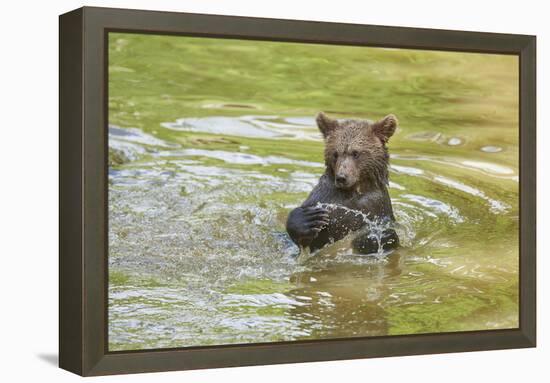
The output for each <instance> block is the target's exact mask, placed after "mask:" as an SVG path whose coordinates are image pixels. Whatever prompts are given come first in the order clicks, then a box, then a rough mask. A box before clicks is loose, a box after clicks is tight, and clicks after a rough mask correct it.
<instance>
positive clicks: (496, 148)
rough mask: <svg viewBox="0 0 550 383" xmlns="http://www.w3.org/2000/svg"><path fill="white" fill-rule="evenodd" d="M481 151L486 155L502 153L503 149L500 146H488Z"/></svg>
mask: <svg viewBox="0 0 550 383" xmlns="http://www.w3.org/2000/svg"><path fill="white" fill-rule="evenodd" d="M481 151H482V152H485V153H498V152H501V151H502V148H501V147H499V146H493V145H487V146H484V147H482V148H481Z"/></svg>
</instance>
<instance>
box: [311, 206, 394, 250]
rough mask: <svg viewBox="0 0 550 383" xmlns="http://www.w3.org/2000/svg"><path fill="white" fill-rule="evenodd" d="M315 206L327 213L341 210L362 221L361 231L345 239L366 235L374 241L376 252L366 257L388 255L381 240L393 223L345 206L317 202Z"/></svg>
mask: <svg viewBox="0 0 550 383" xmlns="http://www.w3.org/2000/svg"><path fill="white" fill-rule="evenodd" d="M315 206H316V207H322V208H325V209H327V210H329V211H336V210H343V211H344V212H345V213H350V214H352V215H354V216H355V217H357V218H360V219H361V220H362V221H363V223H364V226H363V227H362V228H361V229H359V230H356V231H354V232H352V233H350V234H348V236H347V239H348V240H349V239H354V238H356V237H358V236H360V235H367V236H368V238H370V239H373V240H375V241H376V243H377V245H378V249H377V251H376V252H374V253H370V254H366V255H370V256H375V257H377V258H381V257H383V256H385V255H387V254H388V252H387V251H385V250H384V243H383V241H382V239H383V235H384V233H385V232H386V231H387V230H388V229H391V228H393V223H392V222H391V221H390V220H389V219H386V218H375V219H371V218H369V216H368V215H367V214H365V213H364V212H362V211H360V210H355V209H351V208H349V207H347V206H344V205H339V204H334V203H323V202H317V204H316V205H315Z"/></svg>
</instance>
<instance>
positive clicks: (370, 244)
mask: <svg viewBox="0 0 550 383" xmlns="http://www.w3.org/2000/svg"><path fill="white" fill-rule="evenodd" d="M317 125H318V127H319V130H320V131H321V133H322V134H323V137H324V140H325V165H326V170H325V173H324V174H323V175H322V176H321V178H320V179H319V183H318V184H317V186H315V187H314V188H313V190H312V191H311V193H310V195H309V197H308V198H307V199H306V200H305V201H304V203H302V205H301V206H299V207H297V208H296V209H294V210H292V211H291V212H290V214H289V216H288V220H287V223H286V229H287V232H288V234H289V235H290V237H291V238H292V240H293V241H294V243H296V244H297V245H298V246H300V247H301V248H309V250H310V251H315V250H318V249H320V248H322V247H324V246H325V245H326V244H328V243H332V242H334V241H338V240H340V239H342V238H344V237H345V236H347V235H348V234H350V233H352V232H355V233H354V234H357V235H356V236H355V237H353V240H352V246H353V250H354V252H359V253H362V254H369V253H376V252H380V251H383V250H389V249H393V248H396V247H397V246H399V238H398V236H397V234H396V232H395V230H394V229H393V228H392V226H393V223H394V222H395V218H394V216H393V210H392V205H391V200H390V196H389V194H388V189H387V185H388V164H389V154H388V149H387V148H386V143H387V142H388V140H389V138H390V137H391V136H392V135H393V133H394V132H395V129H396V127H397V119H396V118H395V116H393V115H388V116H386V117H384V118H383V119H381V120H380V121H377V122H370V121H367V120H335V119H331V118H328V117H327V116H326V115H325V114H324V113H319V115H318V116H317ZM350 209H351V210H350ZM374 223H376V224H374Z"/></svg>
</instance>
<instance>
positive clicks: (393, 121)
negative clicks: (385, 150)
mask: <svg viewBox="0 0 550 383" xmlns="http://www.w3.org/2000/svg"><path fill="white" fill-rule="evenodd" d="M395 128H397V117H395V116H394V115H393V114H388V115H387V116H386V117H384V118H383V119H381V120H379V121H376V122H375V123H374V124H372V125H371V129H372V132H373V133H374V134H375V135H376V136H377V137H378V138H379V139H380V140H381V141H382V142H383V143H384V144H385V143H387V142H388V140H389V139H390V137H391V136H393V133H395Z"/></svg>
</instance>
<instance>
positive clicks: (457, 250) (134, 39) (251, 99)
mask: <svg viewBox="0 0 550 383" xmlns="http://www.w3.org/2000/svg"><path fill="white" fill-rule="evenodd" d="M266 44H267V45H262V46H260V45H258V43H255V42H239V41H233V42H232V41H230V40H224V41H220V40H207V41H205V40H204V39H191V38H181V37H160V36H139V35H124V34H115V35H112V36H111V39H110V57H111V60H113V61H112V63H111V65H110V94H109V105H110V114H109V119H110V122H111V125H110V128H109V148H110V150H109V163H110V170H109V349H110V350H111V351H113V350H131V349H149V348H167V347H189V346H201V345H213V344H235V343H250V342H271V341H288V340H302V339H319V338H339V337H350V336H379V335H395V334H414V333H427V332H447V331H464V330H481V329H502V328H512V327H517V326H518V254H519V249H518V228H519V225H518V166H517V116H516V114H515V113H517V105H516V104H514V100H515V99H514V97H515V96H514V95H516V94H517V92H516V90H517V85H516V82H515V81H516V80H517V73H516V72H515V71H514V70H515V68H516V65H517V63H516V62H511V61H509V60H507V59H508V57H504V58H503V57H502V56H488V57H487V56H482V55H466V54H455V53H442V52H420V51H418V52H420V53H418V52H414V51H399V50H391V51H387V50H380V49H368V50H367V52H368V55H367V56H368V60H367V61H365V59H363V58H362V57H363V56H362V55H365V53H364V52H365V51H364V50H358V48H352V47H347V48H342V47H325V46H320V45H319V46H305V45H300V44H297V45H289V44H283V45H281V44H277V43H266ZM221 51H223V52H225V54H226V60H224V62H223V65H222V63H218V61H219V60H218V61H216V60H215V59H213V57H215V56H216V55H217V54H219V53H220V52H221ZM306 51H307V53H308V54H307V55H305V56H304V52H306ZM334 51H337V52H338V55H337V56H338V57H337V59H338V60H340V59H341V60H342V63H341V64H342V65H335V64H334V65H333V62H332V61H330V60H329V58H330V59H331V60H332V58H331V57H332V54H333V52H334ZM167 52H171V53H167ZM174 52H176V53H177V54H178V55H179V56H178V55H176V56H170V57H167V56H166V55H169V54H170V55H172V54H174ZM296 52H298V53H300V56H299V58H298V59H296V60H294V61H292V62H290V63H287V61H286V60H287V59H286V57H290V56H292V55H293V54H295V53H296ZM361 52H363V53H361ZM258 55H260V56H261V57H262V58H263V59H262V62H264V59H266V60H267V58H270V59H269V60H267V61H269V62H270V66H263V65H264V64H259V63H256V61H255V60H254V57H256V56H258ZM173 57H186V59H185V60H183V59H173ZM511 59H512V58H511V57H510V60H511ZM327 60H329V61H327ZM361 60H363V61H361ZM357 62H361V63H362V66H361V71H358V70H357V68H356V69H355V70H352V71H350V73H347V74H346V73H344V74H345V75H346V76H348V77H346V76H343V75H342V77H338V76H340V73H341V72H342V71H344V72H345V71H346V70H347V69H346V68H347V66H346V65H352V66H353V65H356V63H357ZM343 63H346V65H343ZM427 63H428V64H429V68H430V70H429V71H428V70H427V69H426V64H427ZM253 64H254V65H253ZM482 64H484V65H482ZM489 64H490V65H489ZM310 65H313V66H312V67H310ZM473 65H478V66H476V67H475V68H476V70H475V71H474V70H471V69H472V66H473ZM313 67H314V68H320V69H319V71H320V72H321V73H323V74H325V75H326V76H328V77H329V80H330V84H335V85H331V86H328V85H326V84H325V85H324V83H323V81H325V80H324V78H320V77H319V76H315V73H313V72H312V73H310V72H311V68H313ZM196 68H208V69H204V71H203V72H200V71H197V70H196ZM337 69H338V70H337ZM352 72H353V73H352ZM411 73H414V74H415V75H412V74H411ZM232 76H234V77H232ZM354 76H355V77H354ZM231 78H235V79H238V81H237V80H235V81H237V83H238V84H239V85H238V86H236V85H234V82H232V81H229V79H231ZM212 79H216V81H211V80H212ZM314 80H315V81H314ZM327 81H328V80H327ZM342 83H345V84H342ZM215 84H217V85H215ZM354 84H366V85H368V89H378V93H379V94H378V97H373V98H363V99H361V98H360V97H361V96H360V95H361V94H362V92H363V91H362V90H359V89H356V88H355V86H356V85H354ZM397 84H398V85H397ZM441 84H445V86H444V87H442V86H441ZM298 85H299V86H298ZM264 87H268V88H270V89H277V92H272V93H269V92H268V91H267V88H265V89H264ZM341 87H344V88H345V89H346V90H347V92H343V91H342V89H344V88H341ZM320 88H321V89H324V91H323V92H318V89H320ZM442 89H443V90H442ZM268 94H269V96H266V95H268ZM358 98H360V100H359V101H361V102H360V103H359V102H358ZM322 105H330V109H331V110H332V112H333V113H334V114H336V115H337V116H342V117H346V116H348V117H349V116H357V117H363V118H377V117H379V116H378V115H377V114H376V113H375V112H372V111H377V110H380V111H381V112H380V113H382V114H384V113H389V112H392V113H395V114H396V115H397V116H398V117H399V118H400V121H401V125H400V128H399V130H398V132H397V133H396V135H395V136H394V137H393V138H392V140H391V141H390V153H391V161H390V162H391V167H390V186H389V187H390V189H389V190H390V195H391V198H392V204H393V208H394V213H395V216H396V220H397V225H396V230H397V232H398V234H399V237H400V240H401V244H402V246H401V247H400V248H399V249H397V250H395V251H392V252H387V253H384V252H383V251H379V252H377V253H376V254H368V255H367V254H354V253H353V252H352V251H351V248H350V238H346V239H344V240H342V241H337V242H335V243H333V244H330V245H329V246H327V247H326V248H324V249H322V250H321V251H319V252H317V253H315V254H307V253H304V252H302V253H300V249H298V248H297V247H296V246H295V245H294V244H293V243H292V242H291V241H290V239H289V238H288V236H287V234H286V232H285V230H284V224H285V221H286V217H287V214H288V212H289V211H290V209H292V208H294V207H296V206H297V205H299V204H300V203H301V202H302V201H303V200H304V199H305V197H306V196H307V194H308V193H309V191H310V190H311V189H312V187H313V186H314V185H315V184H316V182H317V180H318V178H319V176H320V175H321V174H322V172H323V171H324V166H323V157H322V140H321V136H320V134H319V132H318V130H317V129H316V127H315V126H314V120H313V118H314V116H315V113H316V112H317V111H318V110H319V109H321V108H323V109H325V110H326V111H327V109H329V108H327V107H322ZM388 109H391V110H388ZM331 110H328V112H329V113H330V111H331ZM369 111H371V112H369ZM382 111H383V112H382ZM325 207H327V208H341V207H337V206H325ZM349 213H350V214H358V213H357V212H354V211H351V212H349ZM367 224H368V227H369V228H370V229H373V230H372V231H371V232H372V235H374V236H376V234H377V233H379V232H380V230H382V229H383V228H384V224H383V223H380V222H370V221H369V222H367Z"/></svg>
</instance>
